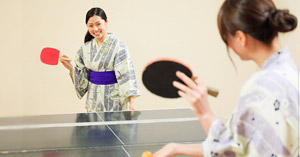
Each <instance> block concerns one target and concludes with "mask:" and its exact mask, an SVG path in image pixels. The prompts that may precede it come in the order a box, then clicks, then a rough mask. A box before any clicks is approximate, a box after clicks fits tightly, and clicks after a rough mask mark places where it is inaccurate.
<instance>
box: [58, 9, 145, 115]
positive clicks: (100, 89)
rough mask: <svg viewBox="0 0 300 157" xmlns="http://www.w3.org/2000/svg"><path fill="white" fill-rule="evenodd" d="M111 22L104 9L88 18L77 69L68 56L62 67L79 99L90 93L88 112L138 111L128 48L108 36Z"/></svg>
mask: <svg viewBox="0 0 300 157" xmlns="http://www.w3.org/2000/svg"><path fill="white" fill-rule="evenodd" d="M107 25H108V20H107V17H106V14H105V12H104V11H103V10H102V9H101V8H92V9H90V10H89V11H88V12H87V14H86V26H87V29H88V31H87V33H86V36H85V39H84V45H82V46H81V47H80V49H79V50H78V52H77V54H76V56H75V64H76V66H75V67H73V66H72V64H71V62H70V61H67V60H66V59H67V58H68V56H66V55H64V56H63V58H62V59H61V63H62V64H63V65H64V66H65V67H66V68H67V69H69V71H70V76H71V79H72V81H73V83H74V85H75V89H76V92H77V96H78V97H79V98H80V99H81V98H82V97H83V96H84V95H85V94H86V93H88V94H87V100H86V109H87V111H88V112H99V111H119V110H134V106H133V98H134V97H137V96H139V95H140V92H139V89H138V86H137V81H136V78H135V73H134V69H133V63H132V60H131V57H130V55H129V52H128V49H127V47H126V45H125V44H124V43H123V42H122V41H120V40H119V39H117V38H116V37H115V36H114V35H113V34H112V33H108V32H107Z"/></svg>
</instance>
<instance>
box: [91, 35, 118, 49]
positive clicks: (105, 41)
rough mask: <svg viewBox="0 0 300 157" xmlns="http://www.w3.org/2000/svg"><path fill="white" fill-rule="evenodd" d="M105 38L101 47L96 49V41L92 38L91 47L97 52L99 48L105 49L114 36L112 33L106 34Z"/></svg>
mask: <svg viewBox="0 0 300 157" xmlns="http://www.w3.org/2000/svg"><path fill="white" fill-rule="evenodd" d="M107 34H108V35H107V37H106V38H105V39H104V41H103V43H102V45H101V46H100V47H98V44H97V40H96V38H93V39H92V40H93V41H92V45H93V47H96V48H97V52H98V51H99V50H100V48H101V47H105V46H106V45H107V44H109V41H110V40H112V38H113V37H114V35H113V34H112V33H109V32H108V33H107Z"/></svg>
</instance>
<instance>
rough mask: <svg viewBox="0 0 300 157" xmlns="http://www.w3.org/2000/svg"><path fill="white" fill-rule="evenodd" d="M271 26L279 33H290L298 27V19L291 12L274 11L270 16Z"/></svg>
mask: <svg viewBox="0 0 300 157" xmlns="http://www.w3.org/2000/svg"><path fill="white" fill-rule="evenodd" d="M269 23H270V26H271V27H272V28H273V29H274V30H276V31H278V32H289V31H292V30H294V29H295V28H296V27H297V23H298V20H297V18H296V17H295V16H294V15H292V14H290V13H289V10H279V9H277V10H273V11H272V12H271V13H270V15H269Z"/></svg>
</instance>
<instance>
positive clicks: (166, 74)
mask: <svg viewBox="0 0 300 157" xmlns="http://www.w3.org/2000/svg"><path fill="white" fill-rule="evenodd" d="M176 71H181V72H183V73H184V74H185V75H187V76H188V77H190V78H192V77H193V74H192V71H191V69H190V68H189V66H187V65H186V64H184V63H182V62H180V61H178V60H175V59H170V58H159V59H156V60H154V61H152V62H150V63H148V64H147V65H146V68H145V69H144V71H143V75H142V81H143V84H144V85H145V87H146V88H147V89H148V90H149V91H150V92H152V93H153V94H156V95H158V96H161V97H165V98H178V97H180V96H179V95H178V89H177V88H176V87H174V86H173V81H178V82H181V83H182V84H185V83H183V81H181V80H180V79H179V78H178V77H177V76H176ZM207 90H208V94H209V95H211V96H214V97H217V96H218V94H219V91H218V90H216V89H214V88H211V87H207Z"/></svg>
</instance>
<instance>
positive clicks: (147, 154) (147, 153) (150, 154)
mask: <svg viewBox="0 0 300 157" xmlns="http://www.w3.org/2000/svg"><path fill="white" fill-rule="evenodd" d="M142 157H152V153H151V152H148V151H146V152H144V153H143V154H142Z"/></svg>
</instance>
